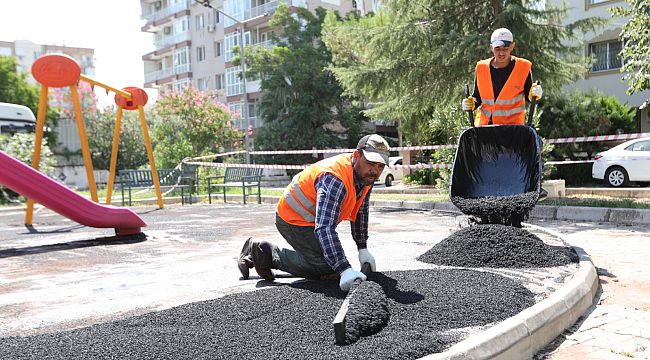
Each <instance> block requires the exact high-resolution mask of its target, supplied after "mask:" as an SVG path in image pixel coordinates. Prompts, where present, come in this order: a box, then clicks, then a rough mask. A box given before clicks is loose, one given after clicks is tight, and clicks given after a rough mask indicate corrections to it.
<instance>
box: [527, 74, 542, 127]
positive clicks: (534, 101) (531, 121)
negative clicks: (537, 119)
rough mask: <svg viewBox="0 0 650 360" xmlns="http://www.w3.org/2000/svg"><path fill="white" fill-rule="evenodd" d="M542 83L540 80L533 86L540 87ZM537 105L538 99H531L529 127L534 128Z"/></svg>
mask: <svg viewBox="0 0 650 360" xmlns="http://www.w3.org/2000/svg"><path fill="white" fill-rule="evenodd" d="M539 84H541V82H540V81H539V80H537V81H535V84H533V85H539ZM535 105H537V98H536V97H534V96H533V98H532V99H530V109H528V126H531V127H532V126H533V115H534V114H535Z"/></svg>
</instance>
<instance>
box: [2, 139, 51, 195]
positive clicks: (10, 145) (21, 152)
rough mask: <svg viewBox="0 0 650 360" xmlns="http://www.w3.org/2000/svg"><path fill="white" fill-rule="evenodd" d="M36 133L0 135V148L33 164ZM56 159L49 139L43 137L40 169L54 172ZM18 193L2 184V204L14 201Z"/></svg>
mask: <svg viewBox="0 0 650 360" xmlns="http://www.w3.org/2000/svg"><path fill="white" fill-rule="evenodd" d="M34 138H35V137H34V134H25V133H17V134H15V135H13V136H8V135H0V149H2V151H4V152H6V153H7V154H9V155H11V156H13V157H15V158H16V159H18V160H20V161H22V162H24V163H25V164H28V165H31V164H32V154H33V152H34ZM55 165H56V159H55V158H54V156H53V155H52V151H51V150H50V147H49V146H48V145H47V139H43V144H42V146H41V160H40V163H39V170H40V171H41V172H43V173H46V174H47V173H52V171H53V170H54V166H55ZM17 195H18V194H16V193H15V192H13V191H11V190H9V189H7V188H5V187H4V186H2V185H0V204H5V203H7V202H13V201H14V200H13V199H14V198H16V197H17Z"/></svg>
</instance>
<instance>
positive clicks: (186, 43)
mask: <svg viewBox="0 0 650 360" xmlns="http://www.w3.org/2000/svg"><path fill="white" fill-rule="evenodd" d="M280 3H286V4H288V5H289V6H290V8H294V9H297V8H298V7H303V8H307V9H309V10H314V9H316V8H317V7H319V6H321V7H323V8H326V9H334V10H338V11H339V12H340V13H341V14H346V13H348V12H350V11H358V12H359V13H361V14H365V13H366V12H368V11H376V10H377V7H378V6H379V1H378V0H211V1H210V5H211V7H206V6H203V5H201V4H199V3H198V2H196V1H194V0H140V5H141V9H142V14H141V17H142V18H143V19H144V20H146V24H145V25H144V26H143V27H142V31H145V32H151V33H153V34H154V45H155V50H154V51H152V52H150V53H148V54H145V55H144V56H143V57H142V59H143V60H144V72H145V74H144V77H145V84H144V87H152V88H157V89H158V90H159V91H161V92H164V91H169V90H179V89H181V88H183V87H186V86H189V85H192V86H194V87H195V88H197V89H199V90H202V91H203V90H218V91H219V92H221V93H222V94H223V96H222V98H221V99H220V100H221V101H222V102H224V103H226V104H228V107H229V108H230V110H231V111H232V112H233V113H237V112H238V113H240V114H241V119H240V120H239V121H238V123H237V124H236V125H237V126H238V127H239V128H240V129H242V130H243V129H249V128H252V129H256V128H259V127H261V126H262V123H261V119H259V118H258V116H257V113H258V111H257V103H258V101H259V99H260V98H261V96H262V93H261V92H260V83H259V81H258V80H255V79H246V80H242V79H240V76H239V75H240V73H241V66H234V65H233V64H232V63H231V60H232V58H233V51H232V50H233V48H234V47H235V46H238V45H240V43H241V42H242V41H243V42H244V43H245V44H246V45H250V46H253V47H255V46H271V41H270V34H272V33H273V31H275V29H273V28H271V27H270V26H269V24H268V22H269V20H270V19H271V16H272V14H273V12H274V11H275V9H276V8H277V7H278V4H280ZM242 28H243V36H241V33H240V31H241V29H242ZM242 39H243V40H242ZM244 56H245V54H244Z"/></svg>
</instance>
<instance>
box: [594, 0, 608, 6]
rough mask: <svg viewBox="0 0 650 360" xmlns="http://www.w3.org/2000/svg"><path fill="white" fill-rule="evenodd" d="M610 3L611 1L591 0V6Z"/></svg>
mask: <svg viewBox="0 0 650 360" xmlns="http://www.w3.org/2000/svg"><path fill="white" fill-rule="evenodd" d="M608 1H610V0H589V4H591V5H595V4H600V3H604V2H608Z"/></svg>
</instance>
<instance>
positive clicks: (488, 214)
mask: <svg viewBox="0 0 650 360" xmlns="http://www.w3.org/2000/svg"><path fill="white" fill-rule="evenodd" d="M538 198H539V193H538V192H536V191H531V192H527V193H523V194H517V195H510V196H484V197H479V198H464V197H461V196H452V197H451V202H452V203H453V204H454V205H456V207H457V208H458V209H460V211H462V212H463V213H464V214H466V215H473V216H476V217H477V218H479V219H480V223H482V224H502V225H510V226H516V227H521V222H522V221H526V220H528V217H529V216H530V212H531V210H532V209H533V208H534V207H535V204H536V203H537V199H538Z"/></svg>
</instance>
